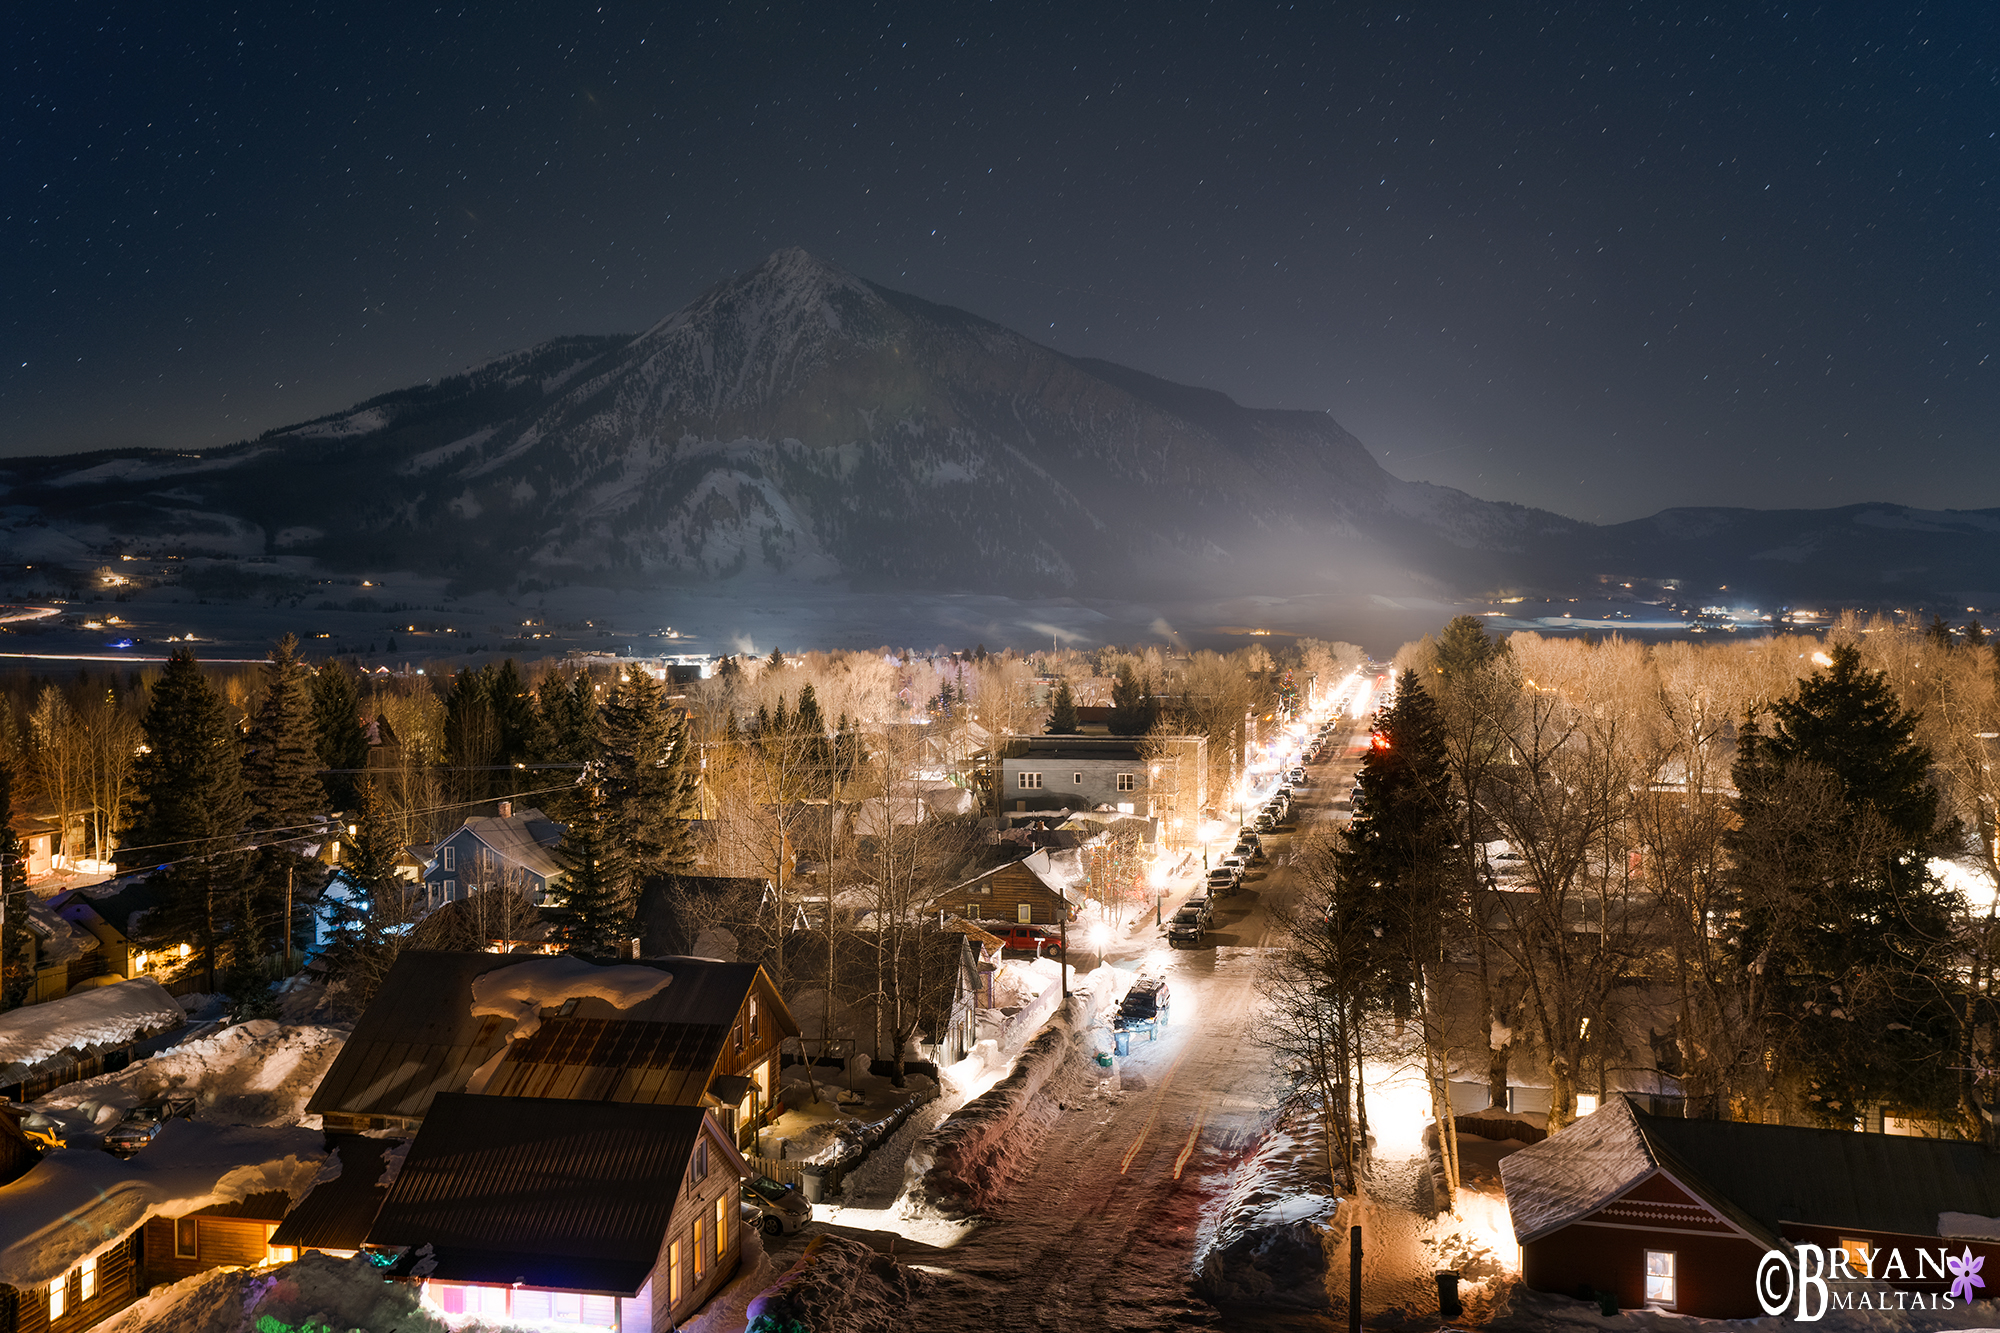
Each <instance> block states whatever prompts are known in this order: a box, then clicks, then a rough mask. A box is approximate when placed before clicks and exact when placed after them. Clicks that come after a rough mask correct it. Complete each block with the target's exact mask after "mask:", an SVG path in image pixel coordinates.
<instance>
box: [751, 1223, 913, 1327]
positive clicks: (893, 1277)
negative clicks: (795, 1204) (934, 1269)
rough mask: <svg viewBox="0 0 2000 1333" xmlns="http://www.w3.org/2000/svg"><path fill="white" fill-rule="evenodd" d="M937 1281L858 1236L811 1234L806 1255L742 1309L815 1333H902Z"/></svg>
mask: <svg viewBox="0 0 2000 1333" xmlns="http://www.w3.org/2000/svg"><path fill="white" fill-rule="evenodd" d="M936 1285H937V1279H936V1278H934V1277H932V1276H930V1275H929V1274H927V1273H924V1272H922V1271H919V1270H916V1269H912V1268H906V1267H904V1266H903V1265H902V1264H899V1263H897V1262H896V1261H895V1260H894V1259H892V1258H890V1257H889V1256H888V1255H886V1254H878V1253H876V1252H875V1251H874V1250H873V1249H871V1248H869V1247H868V1246H867V1245H865V1244H863V1243H862V1242H860V1241H858V1240H849V1239H848V1238H847V1237H845V1236H836V1235H833V1234H831V1233H828V1234H823V1235H818V1236H815V1237H813V1239H812V1243H811V1244H809V1245H807V1246H806V1250H805V1253H804V1254H802V1255H800V1256H799V1258H798V1261H797V1262H795V1263H794V1264H793V1265H792V1266H791V1267H790V1268H788V1269H786V1270H785V1273H784V1275H783V1276H782V1277H780V1278H779V1279H778V1280H777V1282H776V1283H774V1284H773V1285H772V1286H771V1287H770V1288H769V1289H767V1290H765V1291H764V1292H762V1293H760V1294H759V1295H758V1296H757V1297H756V1299H754V1300H752V1301H751V1302H750V1303H749V1307H748V1308H747V1309H746V1310H745V1311H744V1314H745V1316H746V1318H747V1319H748V1320H749V1321H750V1322H752V1323H756V1322H758V1321H760V1320H768V1321H769V1322H770V1325H771V1326H773V1327H778V1328H790V1327H798V1328H805V1329H811V1330H812V1333H877V1331H878V1330H879V1331H880V1333H902V1330H904V1329H907V1328H910V1327H912V1316H913V1314H914V1312H916V1311H919V1310H922V1309H923V1308H924V1306H925V1304H926V1301H927V1298H928V1297H929V1295H930V1292H931V1289H932V1288H933V1287H935V1286H936Z"/></svg>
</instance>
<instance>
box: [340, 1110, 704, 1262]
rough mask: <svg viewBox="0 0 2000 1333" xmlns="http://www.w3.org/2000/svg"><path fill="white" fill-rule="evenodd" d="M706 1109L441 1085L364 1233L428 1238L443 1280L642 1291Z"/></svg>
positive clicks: (384, 1241)
mask: <svg viewBox="0 0 2000 1333" xmlns="http://www.w3.org/2000/svg"><path fill="white" fill-rule="evenodd" d="M703 1115H704V1112H703V1111H702V1110H701V1109H700V1108H699V1107H694V1106H635V1105H629V1104H624V1105H621V1104H617V1103H610V1102H573V1101H561V1100H553V1099H548V1098H537V1097H509V1098H494V1097H476V1096H469V1095H463V1094H455V1093H443V1094H440V1095H439V1096H438V1098H437V1099H436V1101H435V1102H434V1103H433V1104H432V1106H431V1113H430V1115H429V1117H428V1118H427V1119H426V1120H425V1121H424V1127H423V1130H422V1131H421V1132H420V1133H419V1134H418V1135H417V1139H416V1142H415V1143H414V1144H412V1145H411V1147H410V1154H409V1157H408V1158H407V1159H406V1160H405V1161H404V1163H403V1169H402V1172H401V1173H400V1174H399V1175H398V1176H397V1177H396V1183H395V1184H394V1185H393V1186H392V1187H390V1190H389V1197H388V1199H387V1200H386V1201H385V1202H384V1203H383V1205H382V1211H381V1213H380V1214H379V1215H378V1216H377V1217H376V1219H375V1225H374V1226H373V1227H372V1228H370V1230H369V1233H368V1242H369V1244H371V1245H381V1246H411V1247H415V1248H420V1247H422V1246H425V1245H428V1246H430V1247H431V1253H432V1257H434V1258H435V1259H436V1261H437V1265H436V1268H435V1269H434V1270H433V1271H432V1273H431V1276H432V1277H435V1278H437V1279H440V1280H443V1281H456V1282H500V1283H512V1282H522V1283H525V1284H527V1285H529V1286H533V1287H543V1288H550V1289H554V1290H559V1291H586V1292H600V1293H605V1294H615V1295H621V1296H631V1295H635V1294H637V1292H638V1290H639V1288H640V1287H641V1286H642V1285H643V1284H644V1283H645V1281H646V1276H647V1274H648V1273H650V1272H651V1271H652V1268H653V1264H654V1262H655V1260H656V1259H657V1258H658V1256H659V1252H660V1245H661V1242H662V1241H663V1240H664V1239H665V1237H666V1233H667V1226H668V1223H669V1222H670V1221H671V1219H672V1217H673V1210H674V1201H675V1199H676V1198H678V1197H679V1194H680V1188H681V1177H682V1175H683V1174H684V1173H685V1171H686V1169H687V1164H688V1158H689V1155H690V1154H691V1153H692V1152H693V1150H694V1144H695V1139H696V1136H697V1135H699V1134H700V1133H701V1123H702V1117H703ZM406 1262H408V1261H407V1260H406Z"/></svg>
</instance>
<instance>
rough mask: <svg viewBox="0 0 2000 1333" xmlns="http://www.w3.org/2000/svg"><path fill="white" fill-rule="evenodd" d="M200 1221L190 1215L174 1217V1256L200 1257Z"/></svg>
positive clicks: (183, 1257)
mask: <svg viewBox="0 0 2000 1333" xmlns="http://www.w3.org/2000/svg"><path fill="white" fill-rule="evenodd" d="M200 1240H201V1223H199V1222H197V1221H195V1220H194V1219H193V1218H192V1217H179V1218H175V1219H174V1258H176V1259H197V1258H200V1257H201V1246H200V1243H199V1242H200Z"/></svg>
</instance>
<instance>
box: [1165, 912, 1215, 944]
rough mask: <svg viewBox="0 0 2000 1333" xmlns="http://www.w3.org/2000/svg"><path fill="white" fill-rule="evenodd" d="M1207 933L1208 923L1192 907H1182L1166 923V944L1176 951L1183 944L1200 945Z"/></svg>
mask: <svg viewBox="0 0 2000 1333" xmlns="http://www.w3.org/2000/svg"><path fill="white" fill-rule="evenodd" d="M1207 933H1208V923H1207V922H1206V921H1204V920H1202V916H1201V913H1200V912H1198V911H1196V910H1195V909H1194V908H1192V907H1183V908H1181V910H1180V911H1178V912H1175V913H1174V915H1173V919H1172V920H1170V921H1168V922H1167V943H1168V944H1169V945H1171V946H1173V947H1174V948H1176V949H1178V948H1179V947H1180V946H1181V945H1183V944H1200V943H1201V941H1202V937H1203V936H1204V935H1205V934H1207Z"/></svg>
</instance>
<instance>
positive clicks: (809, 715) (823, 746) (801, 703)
mask: <svg viewBox="0 0 2000 1333" xmlns="http://www.w3.org/2000/svg"><path fill="white" fill-rule="evenodd" d="M782 702H783V700H782V699H781V700H780V703H782ZM787 731H788V733H789V735H790V736H791V737H792V738H794V739H795V740H796V741H797V744H796V745H794V746H792V747H791V749H792V754H791V755H790V756H789V760H790V763H791V766H792V767H793V769H794V770H796V771H797V772H798V773H799V774H800V775H801V776H802V777H803V779H804V781H803V782H801V783H800V784H799V785H798V791H799V794H800V795H802V796H804V797H807V798H808V799H818V800H824V799H825V798H826V797H828V796H831V795H832V794H833V780H834V756H833V741H832V739H831V738H830V737H829V736H828V735H827V729H826V718H825V716H824V715H823V714H822V713H821V712H820V711H819V696H818V695H817V694H816V693H815V692H814V690H813V687H812V686H811V685H810V684H807V685H804V686H802V687H800V689H799V700H798V709H797V711H796V712H794V713H793V714H792V718H791V722H790V724H789V726H788V728H787Z"/></svg>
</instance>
